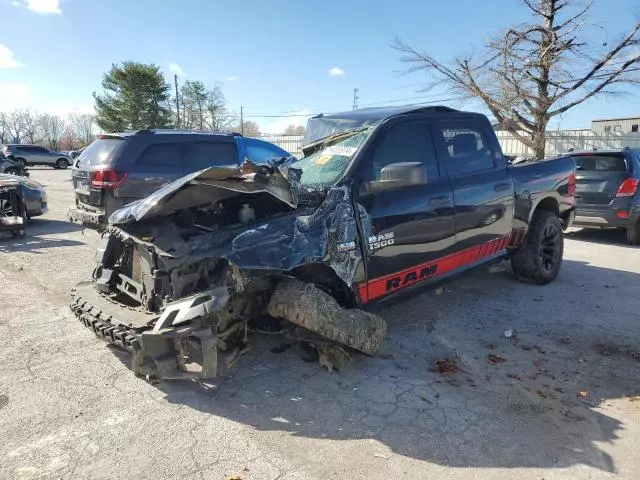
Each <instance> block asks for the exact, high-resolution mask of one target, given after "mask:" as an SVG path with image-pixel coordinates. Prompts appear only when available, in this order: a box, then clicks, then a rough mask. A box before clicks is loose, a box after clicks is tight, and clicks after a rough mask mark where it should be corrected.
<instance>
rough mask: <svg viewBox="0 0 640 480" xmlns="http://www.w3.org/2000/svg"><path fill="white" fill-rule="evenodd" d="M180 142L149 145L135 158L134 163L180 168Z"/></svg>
mask: <svg viewBox="0 0 640 480" xmlns="http://www.w3.org/2000/svg"><path fill="white" fill-rule="evenodd" d="M182 145H183V144H182V143H156V144H155V145H149V146H148V147H147V148H145V150H144V151H143V152H142V153H141V154H140V156H139V157H138V159H137V160H136V165H141V166H154V167H169V168H172V169H174V168H176V169H177V168H180V152H181V149H182Z"/></svg>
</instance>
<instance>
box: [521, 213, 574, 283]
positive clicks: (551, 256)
mask: <svg viewBox="0 0 640 480" xmlns="http://www.w3.org/2000/svg"><path fill="white" fill-rule="evenodd" d="M563 252H564V237H563V235H562V223H561V222H560V219H559V218H558V217H556V215H555V214H554V213H553V212H547V211H544V210H543V211H539V212H536V213H535V214H534V215H533V219H532V220H531V225H530V226H529V232H528V233H527V236H526V238H525V240H524V243H523V244H522V245H521V246H520V247H519V248H518V249H517V250H516V251H515V252H513V253H512V254H511V268H512V269H513V272H514V273H515V275H516V278H517V279H518V280H521V281H523V282H527V283H536V284H538V285H546V284H547V283H550V282H552V281H553V280H554V279H555V278H556V277H557V276H558V272H559V271H560V267H561V265H562V255H563Z"/></svg>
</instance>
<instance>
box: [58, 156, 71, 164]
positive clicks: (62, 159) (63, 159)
mask: <svg viewBox="0 0 640 480" xmlns="http://www.w3.org/2000/svg"><path fill="white" fill-rule="evenodd" d="M60 161H65V162H67V163H71V162H70V161H69V160H68V159H66V158H62V157H61V158H59V159H57V160H56V163H58V162H60Z"/></svg>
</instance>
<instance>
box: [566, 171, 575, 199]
mask: <svg viewBox="0 0 640 480" xmlns="http://www.w3.org/2000/svg"><path fill="white" fill-rule="evenodd" d="M567 194H568V195H569V196H571V197H573V196H574V195H575V194H576V174H575V173H572V174H571V175H569V181H568V183H567Z"/></svg>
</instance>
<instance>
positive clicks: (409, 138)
mask: <svg viewBox="0 0 640 480" xmlns="http://www.w3.org/2000/svg"><path fill="white" fill-rule="evenodd" d="M380 128H381V130H379V131H378V132H376V134H375V135H376V137H375V139H374V142H373V144H372V145H371V147H369V148H368V150H367V152H366V153H365V156H364V158H363V160H362V163H361V164H360V167H359V169H358V170H359V172H360V175H361V178H362V179H363V181H364V184H365V185H370V184H375V183H376V182H379V180H380V178H381V175H382V169H383V168H385V167H388V166H392V165H394V164H398V163H402V162H421V163H422V164H423V167H424V169H425V171H426V182H425V183H424V184H422V185H411V186H406V187H402V188H399V189H390V190H385V191H377V192H376V191H375V189H373V190H371V189H370V190H369V191H365V192H363V191H362V190H361V194H360V195H359V198H358V203H360V204H361V205H363V206H364V207H365V209H366V210H367V212H368V213H369V215H370V216H371V223H372V232H371V235H370V236H369V238H368V239H366V240H365V241H366V242H367V244H368V258H367V282H366V283H365V284H364V285H361V286H360V297H361V299H362V301H363V302H367V301H370V300H374V299H377V298H379V297H383V296H384V295H386V294H388V293H392V292H394V291H397V290H399V289H402V288H404V287H406V286H409V285H411V284H413V283H417V282H420V281H422V280H426V279H427V278H431V277H434V276H435V275H436V274H437V271H436V270H437V267H434V260H436V259H438V258H440V257H442V256H444V255H446V254H447V253H448V252H449V251H450V250H451V249H452V248H453V247H454V238H455V230H454V216H453V214H454V210H453V193H452V190H451V185H450V183H449V180H448V178H447V176H446V174H445V173H443V172H442V173H441V171H440V168H439V166H438V161H437V157H436V154H435V149H434V146H433V140H432V138H431V132H430V129H429V123H428V122H427V121H426V120H422V119H417V118H415V117H414V118H411V117H409V118H406V117H405V118H399V119H394V120H392V121H391V122H389V123H388V124H387V125H385V126H382V127H380ZM365 190H366V189H365ZM372 191H373V193H372Z"/></svg>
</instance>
